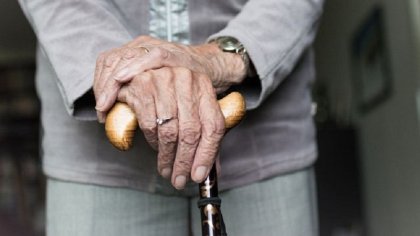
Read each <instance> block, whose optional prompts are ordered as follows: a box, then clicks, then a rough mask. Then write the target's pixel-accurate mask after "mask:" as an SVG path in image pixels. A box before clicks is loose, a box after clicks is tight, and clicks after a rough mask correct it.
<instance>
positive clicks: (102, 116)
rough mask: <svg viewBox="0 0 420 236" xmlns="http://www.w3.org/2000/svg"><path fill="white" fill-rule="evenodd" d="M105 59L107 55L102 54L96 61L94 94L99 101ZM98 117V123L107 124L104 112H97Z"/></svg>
mask: <svg viewBox="0 0 420 236" xmlns="http://www.w3.org/2000/svg"><path fill="white" fill-rule="evenodd" d="M105 57H106V54H105V53H101V54H100V55H99V56H98V58H97V59H96V67H95V75H94V80H93V92H94V95H95V99H96V100H98V99H99V98H98V97H97V94H98V92H97V91H98V88H99V87H100V80H99V78H100V75H101V74H102V69H103V65H104V62H105ZM96 115H97V117H98V121H99V122H100V123H104V122H105V114H104V113H102V112H96Z"/></svg>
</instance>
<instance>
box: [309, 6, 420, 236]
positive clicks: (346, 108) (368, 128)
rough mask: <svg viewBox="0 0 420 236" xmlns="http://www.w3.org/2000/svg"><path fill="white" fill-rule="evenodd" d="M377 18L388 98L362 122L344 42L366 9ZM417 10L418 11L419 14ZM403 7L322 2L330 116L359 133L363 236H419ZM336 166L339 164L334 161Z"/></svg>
mask: <svg viewBox="0 0 420 236" xmlns="http://www.w3.org/2000/svg"><path fill="white" fill-rule="evenodd" d="M377 4H379V5H381V6H382V7H383V9H384V13H385V25H386V28H385V40H386V41H385V42H386V45H387V47H388V49H389V54H390V67H391V68H390V69H391V71H392V78H393V86H392V95H391V97H390V98H389V99H388V100H386V101H385V102H384V103H382V104H379V105H378V106H376V107H375V108H373V109H372V110H371V111H370V112H368V113H366V114H360V113H358V111H357V109H355V107H356V106H355V102H354V101H355V99H354V96H355V95H356V94H357V92H358V91H354V90H353V89H352V88H353V81H352V79H353V78H352V67H351V39H352V37H353V35H354V33H355V31H356V29H357V28H358V27H359V26H360V24H361V23H362V21H363V20H364V19H365V18H366V17H367V15H368V14H369V12H370V11H371V10H372V8H373V6H374V5H377ZM419 10H420V9H419ZM410 13H411V11H410V4H409V1H407V0H398V1H395V0H377V1H373V0H352V1H344V0H335V1H327V2H326V6H325V15H324V19H323V22H322V24H321V28H320V32H319V37H318V40H317V43H316V49H317V66H318V76H319V79H320V82H321V83H323V84H325V85H326V86H327V88H328V89H327V90H328V94H329V98H330V104H331V109H332V111H333V113H334V115H335V116H336V118H337V119H338V120H339V121H341V122H342V123H345V124H352V125H355V126H356V128H357V130H358V133H359V142H360V145H359V146H360V148H361V150H360V156H361V160H362V161H361V162H362V172H363V185H364V202H365V208H366V209H365V210H366V212H365V215H366V223H367V230H368V235H371V236H387V235H390V236H395V235H408V236H409V235H420V224H419V222H420V185H419V183H420V158H419V157H420V126H419V116H418V112H417V104H416V96H417V95H416V94H417V90H418V82H419V73H418V70H417V69H416V66H417V65H419V64H417V63H416V58H417V57H416V44H415V37H414V36H415V34H414V31H413V27H414V24H413V22H412V21H410V20H411V18H410ZM337 158H339V157H337Z"/></svg>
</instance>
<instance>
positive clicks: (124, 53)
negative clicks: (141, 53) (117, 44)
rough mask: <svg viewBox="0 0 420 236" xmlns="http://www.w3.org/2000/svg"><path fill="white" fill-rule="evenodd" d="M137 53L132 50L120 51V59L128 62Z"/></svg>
mask: <svg viewBox="0 0 420 236" xmlns="http://www.w3.org/2000/svg"><path fill="white" fill-rule="evenodd" d="M137 54H138V51H137V50H135V49H133V48H124V49H123V50H122V58H123V59H125V60H129V59H132V58H134V57H135V56H137Z"/></svg>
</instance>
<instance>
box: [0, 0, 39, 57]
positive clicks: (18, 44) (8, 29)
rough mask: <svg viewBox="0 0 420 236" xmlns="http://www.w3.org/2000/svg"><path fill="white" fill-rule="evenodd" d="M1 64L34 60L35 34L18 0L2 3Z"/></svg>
mask: <svg viewBox="0 0 420 236" xmlns="http://www.w3.org/2000/svg"><path fill="white" fill-rule="evenodd" d="M0 32H1V37H0V64H5V63H7V64H11V63H20V62H21V61H25V62H27V61H31V60H32V61H33V60H34V51H35V42H36V41H35V36H34V34H33V32H32V29H31V28H30V26H29V24H28V23H27V21H26V18H25V17H23V13H22V11H21V10H20V7H19V4H18V3H17V1H16V0H12V1H10V0H6V1H1V3H0Z"/></svg>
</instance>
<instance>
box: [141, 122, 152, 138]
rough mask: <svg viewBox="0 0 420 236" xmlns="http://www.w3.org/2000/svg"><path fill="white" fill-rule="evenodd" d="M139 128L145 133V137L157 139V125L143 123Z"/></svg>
mask: <svg viewBox="0 0 420 236" xmlns="http://www.w3.org/2000/svg"><path fill="white" fill-rule="evenodd" d="M139 126H140V128H141V130H142V131H143V134H144V136H146V137H156V123H155V122H146V121H142V122H140V124H139Z"/></svg>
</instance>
